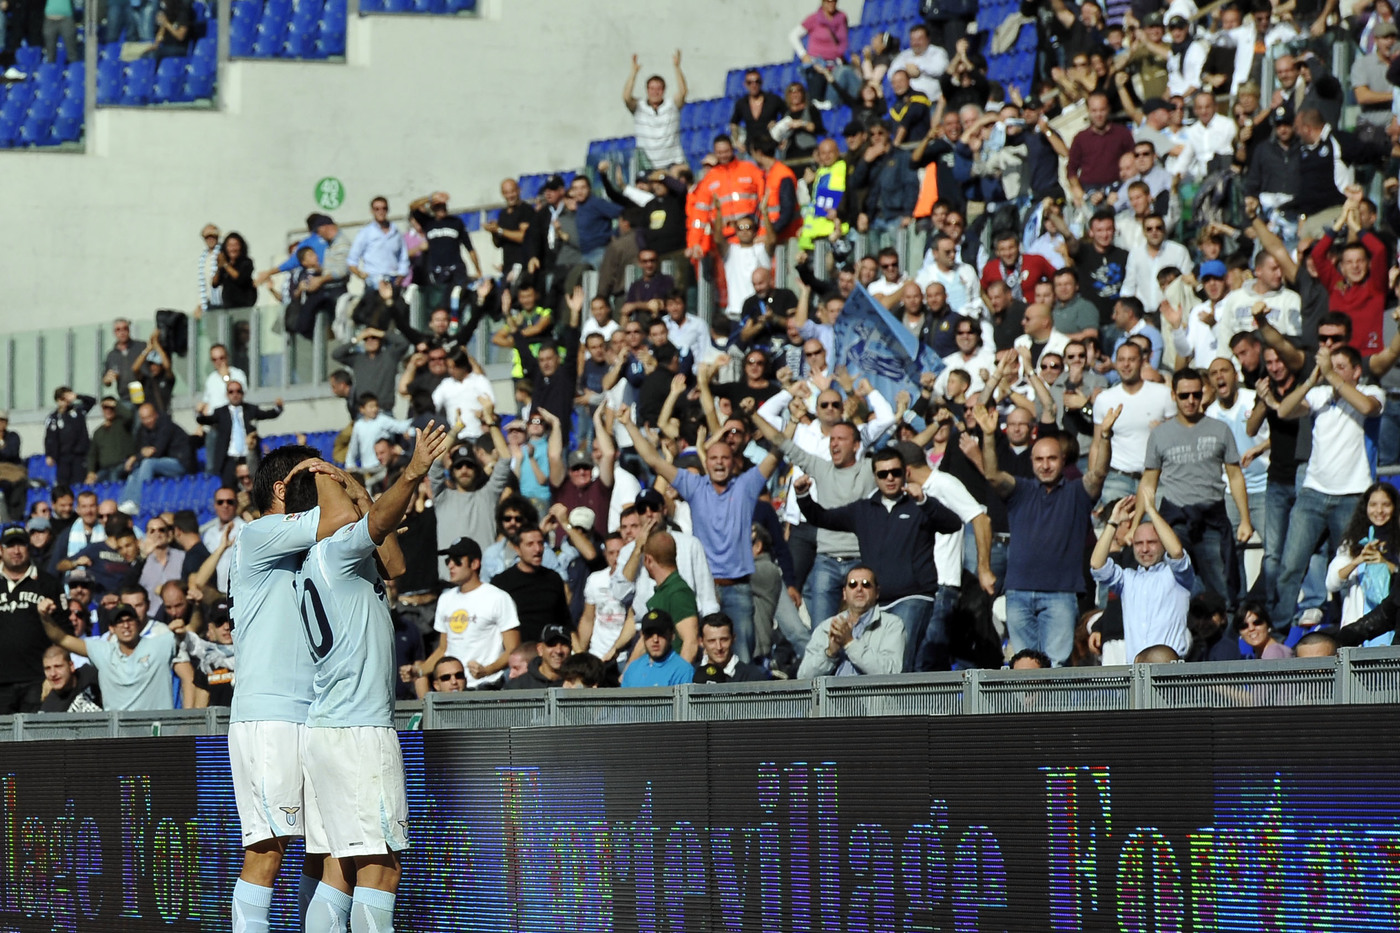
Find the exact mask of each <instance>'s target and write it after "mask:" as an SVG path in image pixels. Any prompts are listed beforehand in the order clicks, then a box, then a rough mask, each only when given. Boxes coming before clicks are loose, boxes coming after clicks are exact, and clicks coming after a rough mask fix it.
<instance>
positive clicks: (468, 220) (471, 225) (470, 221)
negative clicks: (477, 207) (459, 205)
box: [457, 211, 481, 233]
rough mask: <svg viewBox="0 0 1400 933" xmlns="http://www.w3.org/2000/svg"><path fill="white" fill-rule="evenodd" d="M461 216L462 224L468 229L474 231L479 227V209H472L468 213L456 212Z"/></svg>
mask: <svg viewBox="0 0 1400 933" xmlns="http://www.w3.org/2000/svg"><path fill="white" fill-rule="evenodd" d="M457 216H458V217H461V218H462V226H464V227H466V228H467V230H468V231H470V232H472V233H475V232H477V231H478V230H480V229H481V211H472V212H471V213H469V214H458V215H457Z"/></svg>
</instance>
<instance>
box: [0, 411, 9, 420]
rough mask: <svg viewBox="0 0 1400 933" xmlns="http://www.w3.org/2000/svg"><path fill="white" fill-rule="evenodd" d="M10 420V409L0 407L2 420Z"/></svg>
mask: <svg viewBox="0 0 1400 933" xmlns="http://www.w3.org/2000/svg"><path fill="white" fill-rule="evenodd" d="M9 420H10V410H9V409H8V408H0V421H9Z"/></svg>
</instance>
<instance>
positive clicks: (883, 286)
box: [865, 272, 909, 298]
mask: <svg viewBox="0 0 1400 933" xmlns="http://www.w3.org/2000/svg"><path fill="white" fill-rule="evenodd" d="M908 281H909V276H907V275H905V274H904V273H902V272H901V273H900V274H899V281H897V282H891V281H889V280H887V279H885V278H884V277H883V276H881V277H880V278H878V279H876V280H875V281H873V282H871V283H870V284H869V285H867V286H866V287H865V290H866V291H868V292H869V293H870V294H871V295H872V296H873V297H875V298H884V297H885V296H886V295H893V294H894V293H895V292H897V291H899V290H900V289H902V288H904V283H906V282H908Z"/></svg>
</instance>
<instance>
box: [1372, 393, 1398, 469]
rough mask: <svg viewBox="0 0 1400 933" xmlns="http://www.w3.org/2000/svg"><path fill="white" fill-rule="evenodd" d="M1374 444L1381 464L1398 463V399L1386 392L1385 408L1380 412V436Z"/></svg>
mask: <svg viewBox="0 0 1400 933" xmlns="http://www.w3.org/2000/svg"><path fill="white" fill-rule="evenodd" d="M1376 446H1377V448H1378V451H1377V453H1378V455H1379V463H1380V465H1381V466H1394V465H1395V464H1397V463H1400V399H1393V398H1391V397H1390V395H1389V393H1388V392H1387V394H1386V399H1385V409H1384V410H1383V411H1382V412H1381V424H1380V437H1379V438H1378V439H1377V445H1376Z"/></svg>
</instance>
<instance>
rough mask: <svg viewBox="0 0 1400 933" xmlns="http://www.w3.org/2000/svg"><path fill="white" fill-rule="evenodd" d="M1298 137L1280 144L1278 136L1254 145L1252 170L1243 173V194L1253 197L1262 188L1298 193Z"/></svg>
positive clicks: (1251, 158)
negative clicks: (1285, 143) (1282, 144)
mask: <svg viewBox="0 0 1400 933" xmlns="http://www.w3.org/2000/svg"><path fill="white" fill-rule="evenodd" d="M1298 149H1299V147H1298V139H1297V137H1294V138H1293V139H1291V140H1289V143H1288V145H1287V146H1280V145H1279V143H1278V139H1277V138H1272V137H1271V138H1269V139H1266V140H1265V141H1263V142H1261V143H1260V144H1259V145H1257V146H1255V147H1254V152H1253V154H1251V155H1250V157H1249V169H1248V170H1247V171H1246V172H1245V173H1244V193H1245V194H1247V195H1248V196H1249V197H1251V198H1257V197H1259V193H1260V192H1262V191H1269V192H1272V193H1276V194H1286V195H1289V196H1290V197H1297V195H1298Z"/></svg>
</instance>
